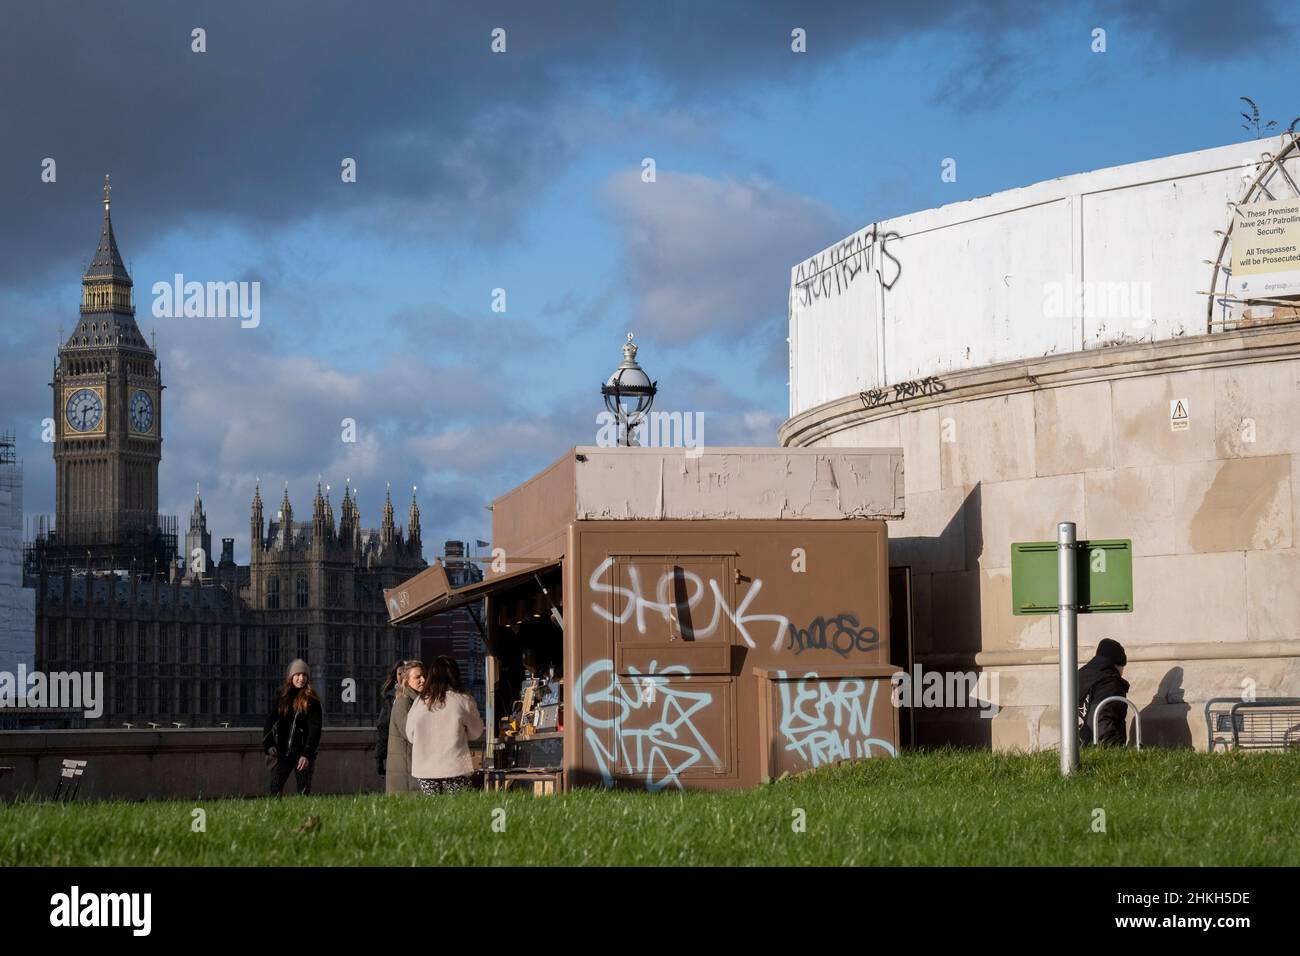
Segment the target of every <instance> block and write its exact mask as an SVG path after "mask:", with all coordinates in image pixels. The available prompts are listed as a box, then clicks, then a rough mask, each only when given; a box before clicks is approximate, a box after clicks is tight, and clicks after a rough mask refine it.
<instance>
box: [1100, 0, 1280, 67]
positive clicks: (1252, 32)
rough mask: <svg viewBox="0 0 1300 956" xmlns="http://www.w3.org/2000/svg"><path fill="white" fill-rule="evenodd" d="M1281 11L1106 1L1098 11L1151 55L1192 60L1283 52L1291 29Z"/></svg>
mask: <svg viewBox="0 0 1300 956" xmlns="http://www.w3.org/2000/svg"><path fill="white" fill-rule="evenodd" d="M1283 9H1285V6H1284V4H1282V3H1280V2H1274V0H1237V2H1234V3H1231V4H1224V3H1221V2H1217V0H1143V2H1140V3H1138V2H1133V0H1109V2H1104V3H1102V4H1101V6H1100V8H1099V10H1100V12H1102V13H1107V14H1114V15H1115V16H1117V17H1118V19H1119V20H1120V21H1121V22H1122V23H1127V24H1130V25H1132V26H1133V27H1135V28H1137V29H1138V30H1139V31H1140V32H1141V33H1142V34H1144V36H1143V37H1142V39H1143V41H1145V42H1149V43H1150V44H1151V47H1152V48H1153V50H1154V51H1156V52H1162V53H1164V54H1166V55H1168V56H1170V57H1178V56H1195V57H1197V58H1198V60H1206V59H1210V60H1219V59H1228V58H1232V57H1236V56H1239V55H1241V54H1243V53H1260V52H1262V51H1264V50H1274V49H1286V48H1289V47H1290V46H1291V44H1292V43H1293V42H1294V40H1295V36H1296V30H1295V26H1294V25H1293V24H1288V23H1285V22H1283V20H1282V19H1281V16H1280V14H1281V11H1282V10H1283ZM1097 26H1102V27H1104V26H1105V24H1104V23H1101V22H1098V23H1097ZM1108 42H1111V41H1109V40H1108Z"/></svg>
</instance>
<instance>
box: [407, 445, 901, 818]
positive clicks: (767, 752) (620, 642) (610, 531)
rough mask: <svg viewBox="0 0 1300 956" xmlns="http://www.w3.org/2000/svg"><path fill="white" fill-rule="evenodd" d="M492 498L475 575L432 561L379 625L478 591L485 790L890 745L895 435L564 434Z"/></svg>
mask: <svg viewBox="0 0 1300 956" xmlns="http://www.w3.org/2000/svg"><path fill="white" fill-rule="evenodd" d="M491 510H492V549H493V550H492V553H493V558H492V564H491V566H490V567H489V568H488V569H487V571H486V575H485V579H484V580H483V581H482V582H480V583H478V584H474V585H471V586H469V587H465V588H459V589H456V588H452V587H450V586H449V584H448V581H447V576H446V573H445V571H444V570H443V567H442V565H441V563H440V562H438V563H435V564H434V565H433V566H432V567H430V568H427V569H426V570H424V571H422V572H421V573H420V574H418V575H416V576H414V577H412V578H411V579H409V580H407V581H405V582H403V583H402V584H400V585H399V586H398V587H396V588H393V589H391V590H387V591H385V592H384V597H385V601H386V603H387V605H388V609H389V617H390V621H391V623H393V624H405V623H409V622H411V621H416V620H419V619H421V618H424V617H427V616H429V615H432V614H438V613H441V612H443V611H446V610H450V609H452V608H455V607H461V606H463V605H465V604H469V603H472V602H476V601H478V600H480V599H485V604H484V607H485V611H484V616H483V620H482V626H483V631H484V635H483V636H484V640H485V643H486V645H487V653H488V660H487V674H488V705H487V710H488V713H487V714H485V715H484V719H485V722H486V723H487V726H488V733H487V740H486V743H485V746H486V752H485V755H484V760H483V766H484V768H485V769H486V775H487V779H488V782H489V784H490V785H492V784H496V785H501V784H502V782H503V781H508V780H519V779H525V780H528V781H530V782H534V783H535V787H534V789H535V792H545V791H547V790H549V789H551V788H553V787H555V786H559V787H562V788H569V787H575V786H602V785H603V786H607V787H609V786H635V787H641V788H646V789H650V790H658V789H663V788H669V787H671V788H691V789H723V788H739V787H753V786H756V785H758V784H759V783H761V782H764V781H766V780H771V779H774V778H776V777H779V776H780V775H782V774H783V773H787V772H799V771H802V770H806V769H810V768H813V767H818V766H822V765H825V764H828V763H832V762H835V761H839V760H845V759H858V758H867V757H879V756H892V755H894V754H895V753H896V752H897V748H898V742H899V721H898V711H897V709H896V708H895V707H894V706H893V705H892V703H891V691H892V685H891V683H890V681H889V677H890V675H891V674H893V673H894V672H896V671H897V670H898V669H899V668H897V667H895V666H892V665H891V664H890V663H889V661H890V627H889V618H890V614H889V590H888V589H889V561H888V550H887V533H886V528H885V522H884V520H883V519H885V518H898V517H901V516H902V513H903V457H902V452H901V451H900V450H899V449H849V448H825V449H767V448H715V449H704V450H696V449H680V448H678V449H673V448H635V447H634V448H604V447H599V448H598V447H579V448H575V449H573V450H571V451H569V452H568V453H566V454H565V455H564V456H563V457H561V458H560V459H559V460H558V461H556V462H555V463H554V464H552V465H551V466H550V467H549V468H547V469H546V470H544V471H542V472H541V473H539V474H537V475H535V476H534V477H533V478H531V479H530V480H528V481H526V482H525V483H523V484H522V485H520V486H519V487H517V488H515V489H513V490H512V491H510V492H509V493H507V494H506V495H504V496H502V497H501V498H498V499H496V500H495V501H494V502H493V503H492V506H491Z"/></svg>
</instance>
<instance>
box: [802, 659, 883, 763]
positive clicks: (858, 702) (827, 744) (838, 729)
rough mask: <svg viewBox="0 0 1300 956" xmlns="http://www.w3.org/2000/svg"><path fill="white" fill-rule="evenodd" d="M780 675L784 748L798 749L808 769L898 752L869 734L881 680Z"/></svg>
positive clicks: (812, 673)
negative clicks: (796, 677) (836, 679)
mask: <svg viewBox="0 0 1300 956" xmlns="http://www.w3.org/2000/svg"><path fill="white" fill-rule="evenodd" d="M777 678H778V680H777V686H778V687H779V688H780V690H781V733H782V734H783V735H784V737H785V740H786V745H785V749H786V750H787V751H791V752H793V753H797V754H798V755H799V756H800V757H802V758H803V759H804V761H805V762H806V763H807V764H808V766H809V767H820V766H822V765H824V764H828V763H833V762H835V761H837V760H847V759H850V758H853V757H872V756H875V754H876V752H877V751H879V752H881V753H887V754H889V755H890V756H891V757H893V756H896V755H897V754H896V751H895V750H894V745H893V744H891V743H890V742H889V741H888V740H882V739H881V738H879V737H873V736H871V719H872V717H873V716H874V714H875V709H876V691H877V690H878V689H879V688H880V683H881V682H880V681H870V682H868V681H865V680H863V679H861V678H846V679H844V680H839V681H830V680H819V679H818V677H817V674H816V673H815V672H812V671H810V672H808V673H807V674H805V675H804V676H803V677H802V678H800V679H799V680H794V681H792V680H789V675H787V674H786V672H785V671H777Z"/></svg>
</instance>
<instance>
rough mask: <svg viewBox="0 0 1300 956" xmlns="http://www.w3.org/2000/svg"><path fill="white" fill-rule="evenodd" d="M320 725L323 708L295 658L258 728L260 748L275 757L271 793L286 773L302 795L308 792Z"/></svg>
mask: <svg viewBox="0 0 1300 956" xmlns="http://www.w3.org/2000/svg"><path fill="white" fill-rule="evenodd" d="M323 724H324V710H323V709H322V708H321V703H320V698H319V697H317V696H316V692H315V691H314V690H312V689H311V681H310V679H309V677H308V668H307V662H306V661H304V660H301V659H299V660H295V661H294V662H293V663H292V664H290V665H289V678H288V680H286V681H285V682H284V684H283V686H281V688H280V689H279V690H278V691H277V692H276V695H275V700H274V701H273V702H272V706H271V713H270V716H268V717H267V718H266V725H265V726H264V727H263V728H262V749H263V750H264V751H265V752H266V754H267V755H268V756H270V757H272V758H274V759H275V764H274V766H272V767H271V794H272V796H279V795H280V792H281V791H282V790H283V789H284V783H285V781H286V780H288V779H289V774H290V772H292V773H293V775H294V783H296V784H297V785H298V792H299V793H301V794H303V795H304V796H306V795H307V794H309V793H311V777H312V773H313V771H314V770H315V769H316V752H317V750H319V748H320V733H321V727H322V726H323Z"/></svg>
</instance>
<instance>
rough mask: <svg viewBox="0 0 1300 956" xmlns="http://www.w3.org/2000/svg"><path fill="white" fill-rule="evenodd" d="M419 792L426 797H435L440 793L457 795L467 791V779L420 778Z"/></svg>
mask: <svg viewBox="0 0 1300 956" xmlns="http://www.w3.org/2000/svg"><path fill="white" fill-rule="evenodd" d="M419 779H420V792H421V793H422V794H424V795H425V796H426V797H436V796H438V795H439V794H442V793H459V792H460V791H462V790H468V789H469V783H470V781H469V777H439V778H429V777H420V778H419Z"/></svg>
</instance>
